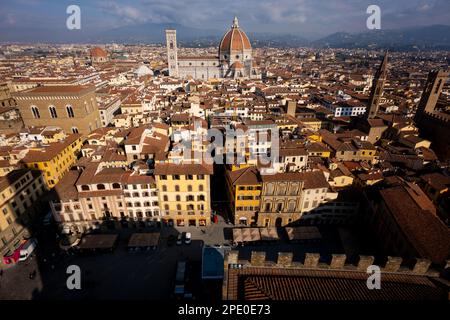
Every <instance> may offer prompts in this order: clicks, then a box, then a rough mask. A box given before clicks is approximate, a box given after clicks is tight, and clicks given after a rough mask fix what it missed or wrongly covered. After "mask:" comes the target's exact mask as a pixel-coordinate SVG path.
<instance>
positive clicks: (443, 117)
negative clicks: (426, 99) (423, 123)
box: [424, 112, 450, 125]
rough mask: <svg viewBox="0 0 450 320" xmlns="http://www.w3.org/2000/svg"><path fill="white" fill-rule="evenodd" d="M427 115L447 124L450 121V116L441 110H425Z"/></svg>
mask: <svg viewBox="0 0 450 320" xmlns="http://www.w3.org/2000/svg"><path fill="white" fill-rule="evenodd" d="M424 115H425V117H428V118H431V119H433V120H436V121H439V122H441V123H443V124H445V125H447V124H449V123H450V116H449V115H446V114H444V113H440V112H424Z"/></svg>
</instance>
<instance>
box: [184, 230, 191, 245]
mask: <svg viewBox="0 0 450 320" xmlns="http://www.w3.org/2000/svg"><path fill="white" fill-rule="evenodd" d="M191 237H192V235H191V233H190V232H188V233H186V236H185V238H184V243H186V244H190V243H191Z"/></svg>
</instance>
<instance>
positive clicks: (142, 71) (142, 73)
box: [134, 65, 153, 78]
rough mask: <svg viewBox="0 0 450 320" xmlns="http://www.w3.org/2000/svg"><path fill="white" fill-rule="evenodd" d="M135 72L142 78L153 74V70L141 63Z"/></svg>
mask: <svg viewBox="0 0 450 320" xmlns="http://www.w3.org/2000/svg"><path fill="white" fill-rule="evenodd" d="M134 73H135V74H136V75H137V76H138V77H139V78H140V77H143V76H153V71H152V70H151V69H150V68H149V67H147V66H145V65H141V66H140V67H139V68H137V69H136V70H135V71H134Z"/></svg>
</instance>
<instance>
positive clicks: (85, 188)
mask: <svg viewBox="0 0 450 320" xmlns="http://www.w3.org/2000/svg"><path fill="white" fill-rule="evenodd" d="M96 188H97V190H106V185H104V184H103V183H99V184H97V185H96ZM112 188H113V189H122V185H121V184H120V183H117V182H115V183H113V184H112ZM123 188H124V189H130V190H138V189H139V188H138V185H124V187H123ZM152 188H153V189H154V188H156V186H155V185H152V184H141V185H140V189H142V190H145V189H152ZM81 190H82V191H90V190H91V187H90V186H89V185H86V184H84V185H82V186H81ZM148 195H149V194H148V193H145V194H143V196H144V197H147V196H148ZM125 196H128V197H129V196H130V194H129V193H126V194H125ZM133 196H135V197H138V196H139V194H138V193H133ZM152 196H154V193H153V192H152Z"/></svg>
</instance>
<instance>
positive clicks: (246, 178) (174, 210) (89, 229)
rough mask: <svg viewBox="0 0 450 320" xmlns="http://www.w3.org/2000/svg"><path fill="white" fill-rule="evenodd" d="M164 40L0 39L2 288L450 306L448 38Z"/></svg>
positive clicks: (236, 35)
mask: <svg viewBox="0 0 450 320" xmlns="http://www.w3.org/2000/svg"><path fill="white" fill-rule="evenodd" d="M166 39H167V43H166V44H165V45H156V44H155V45H122V44H106V45H103V46H98V45H89V44H84V45H80V44H70V45H45V44H35V45H17V44H5V45H1V46H0V79H1V83H0V175H1V178H0V180H1V182H0V184H1V194H2V199H1V211H2V213H0V239H1V241H0V254H1V256H0V258H1V259H2V261H1V262H0V268H1V269H2V270H4V271H2V272H4V273H3V276H2V278H1V280H0V281H2V286H1V289H0V290H1V291H0V297H1V298H5V299H6V298H11V297H12V298H19V299H21V298H24V299H31V298H36V297H40V298H53V297H55V296H58V297H59V298H61V297H67V298H74V297H75V298H92V297H100V298H106V299H108V298H111V297H112V298H117V297H118V298H123V297H124V296H122V294H125V293H126V294H127V297H131V298H142V299H151V298H154V299H158V298H160V299H161V298H162V299H166V298H167V299H169V298H171V299H174V298H176V297H180V296H181V297H182V298H183V299H190V298H192V297H196V298H198V299H202V298H203V299H207V298H210V299H213V298H217V299H225V300H236V299H245V300H255V299H268V298H270V299H273V300H285V299H287V297H289V299H294V300H321V299H324V300H325V299H328V300H330V299H331V300H333V299H338V300H339V299H346V298H348V299H373V300H376V299H384V300H397V299H400V300H403V299H406V300H410V299H412V300H422V299H425V298H427V299H437V300H442V299H444V300H445V299H448V294H449V292H450V291H449V290H450V289H449V288H450V285H449V284H450V282H449V279H450V278H449V267H450V260H449V259H450V229H449V228H450V190H449V188H450V171H449V166H450V139H449V136H450V82H449V57H448V52H447V51H423V52H395V51H389V52H388V51H381V50H366V49H331V48H330V49H316V48H295V49H281V48H268V47H264V48H252V44H251V41H250V40H249V38H248V37H247V35H246V33H245V31H244V30H243V29H242V28H241V27H240V25H239V21H238V19H237V18H235V19H234V20H233V22H232V25H231V28H230V29H229V30H227V31H226V32H225V34H224V36H223V38H222V40H221V42H220V44H219V48H217V47H207V48H187V47H182V46H180V45H179V44H177V41H178V40H177V33H176V30H167V31H166ZM31 240H32V241H35V240H36V243H37V245H36V250H35V252H33V254H34V255H35V258H34V260H33V262H32V263H31V262H28V260H27V258H26V257H25V258H23V257H22V253H21V252H22V251H23V250H24V249H23V248H25V246H26V245H27V242H29V241H31ZM86 251H88V252H95V253H93V255H90V256H88V257H85V256H84V255H82V253H83V252H86ZM102 251H108V253H103V252H102ZM110 251H112V252H110ZM18 252H19V253H18ZM100 252H102V253H100ZM83 259H84V260H83ZM25 260H27V261H25ZM24 261H25V262H24ZM69 262H70V263H69ZM185 263H187V264H188V266H189V267H185ZM68 264H79V265H80V266H82V265H86V267H85V268H87V269H89V270H90V273H93V274H96V275H97V274H98V273H100V274H101V275H99V277H104V279H103V278H102V279H103V280H92V279H93V278H94V276H92V279H91V278H90V276H89V275H87V278H88V279H90V280H86V281H88V282H87V286H88V287H89V288H91V289H92V288H93V289H92V290H91V291H89V290H86V291H83V292H81V293H77V292H75V293H74V292H69V291H67V292H66V291H64V288H59V287H58V281H60V282H61V283H63V282H64V283H65V280H61V279H63V275H64V273H65V269H64V268H66V266H67V265H68ZM370 265H379V266H381V268H382V270H383V272H386V274H387V280H386V282H385V284H383V285H385V286H386V288H391V289H392V290H385V291H383V290H381V293H378V292H375V291H370V290H367V289H365V283H366V278H367V274H366V268H367V267H368V266H370ZM180 266H183V267H180ZM96 268H97V269H96ZM114 268H117V269H114ZM133 268H136V270H141V269H142V270H144V269H145V270H147V271H142V273H139V274H140V276H136V277H138V278H139V277H141V278H139V279H135V278H134V277H132V275H131V273H132V271H131V270H134V269H133ZM180 268H187V271H186V272H187V273H190V274H191V276H190V277H186V278H189V280H186V281H185V280H182V281H181V282H180V283H178V273H177V272H176V270H179V269H180ZM344 269H345V270H346V273H344V272H343V271H342V270H344ZM55 270H59V271H55ZM183 270H184V269H183ZM116 271H117V273H119V274H120V276H123V277H124V278H123V284H117V283H116V284H114V285H113V284H107V281H108V279H109V278H108V277H110V278H111V279H112V278H113V277H115V276H116V275H117V274H116ZM33 272H35V273H34V275H33ZM36 272H37V273H39V274H38V275H36ZM52 272H53V273H52ZM136 272H137V271H136ZM145 272H147V273H148V277H147V276H146V274H145ZM321 273H327V274H328V275H330V274H332V277H333V279H337V280H336V281H338V282H342V283H346V284H347V285H348V286H349V287H350V288H353V290H348V291H345V292H344V293H339V291H336V290H337V289H336V288H335V286H336V283H335V282H333V281H332V280H330V278H327V276H323V277H320V280H318V283H319V284H320V285H319V286H318V287H317V286H315V289H311V290H313V291H314V292H312V291H308V292H304V291H302V290H301V288H302V286H304V287H312V286H311V285H310V282H309V281H310V279H311V277H314V276H318V275H320V274H321ZM136 274H137V273H136ZM349 274H350V275H349ZM28 275H30V279H28ZM276 275H278V276H276ZM8 276H9V278H8ZM32 276H33V277H32ZM35 276H36V277H37V278H38V280H39V282H36V281H37V280H36V279H32V278H34V277H35ZM281 276H283V277H284V278H283V277H281ZM286 277H292V278H294V280H292V281H290V280H286ZM318 277H319V276H318ZM383 277H384V275H383ZM175 278H176V282H177V285H178V287H177V286H175V287H174V286H173V285H172V283H173V281H175V280H174V279H175ZM33 281H34V282H33ZM83 281H84V280H83ZM96 281H97V282H96ZM133 281H135V282H136V283H138V282H139V283H141V284H142V288H141V287H139V285H138V284H136V283H135V282H133ZM13 282H14V283H21V284H19V285H14V286H12V283H13ZM361 283H362V285H361ZM121 286H123V288H122V290H123V292H125V293H123V292H122V293H119V291H120V290H119V288H120V287H121ZM127 286H129V288H128V287H127ZM361 286H364V288H362V287H361ZM402 286H407V287H408V288H409V290H403V291H402V290H397V288H403V287H402ZM55 288H56V289H55ZM58 288H59V289H58ZM199 288H200V289H199ZM277 288H278V289H277ZM282 288H284V289H282ZM316 291H317V292H316Z"/></svg>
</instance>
